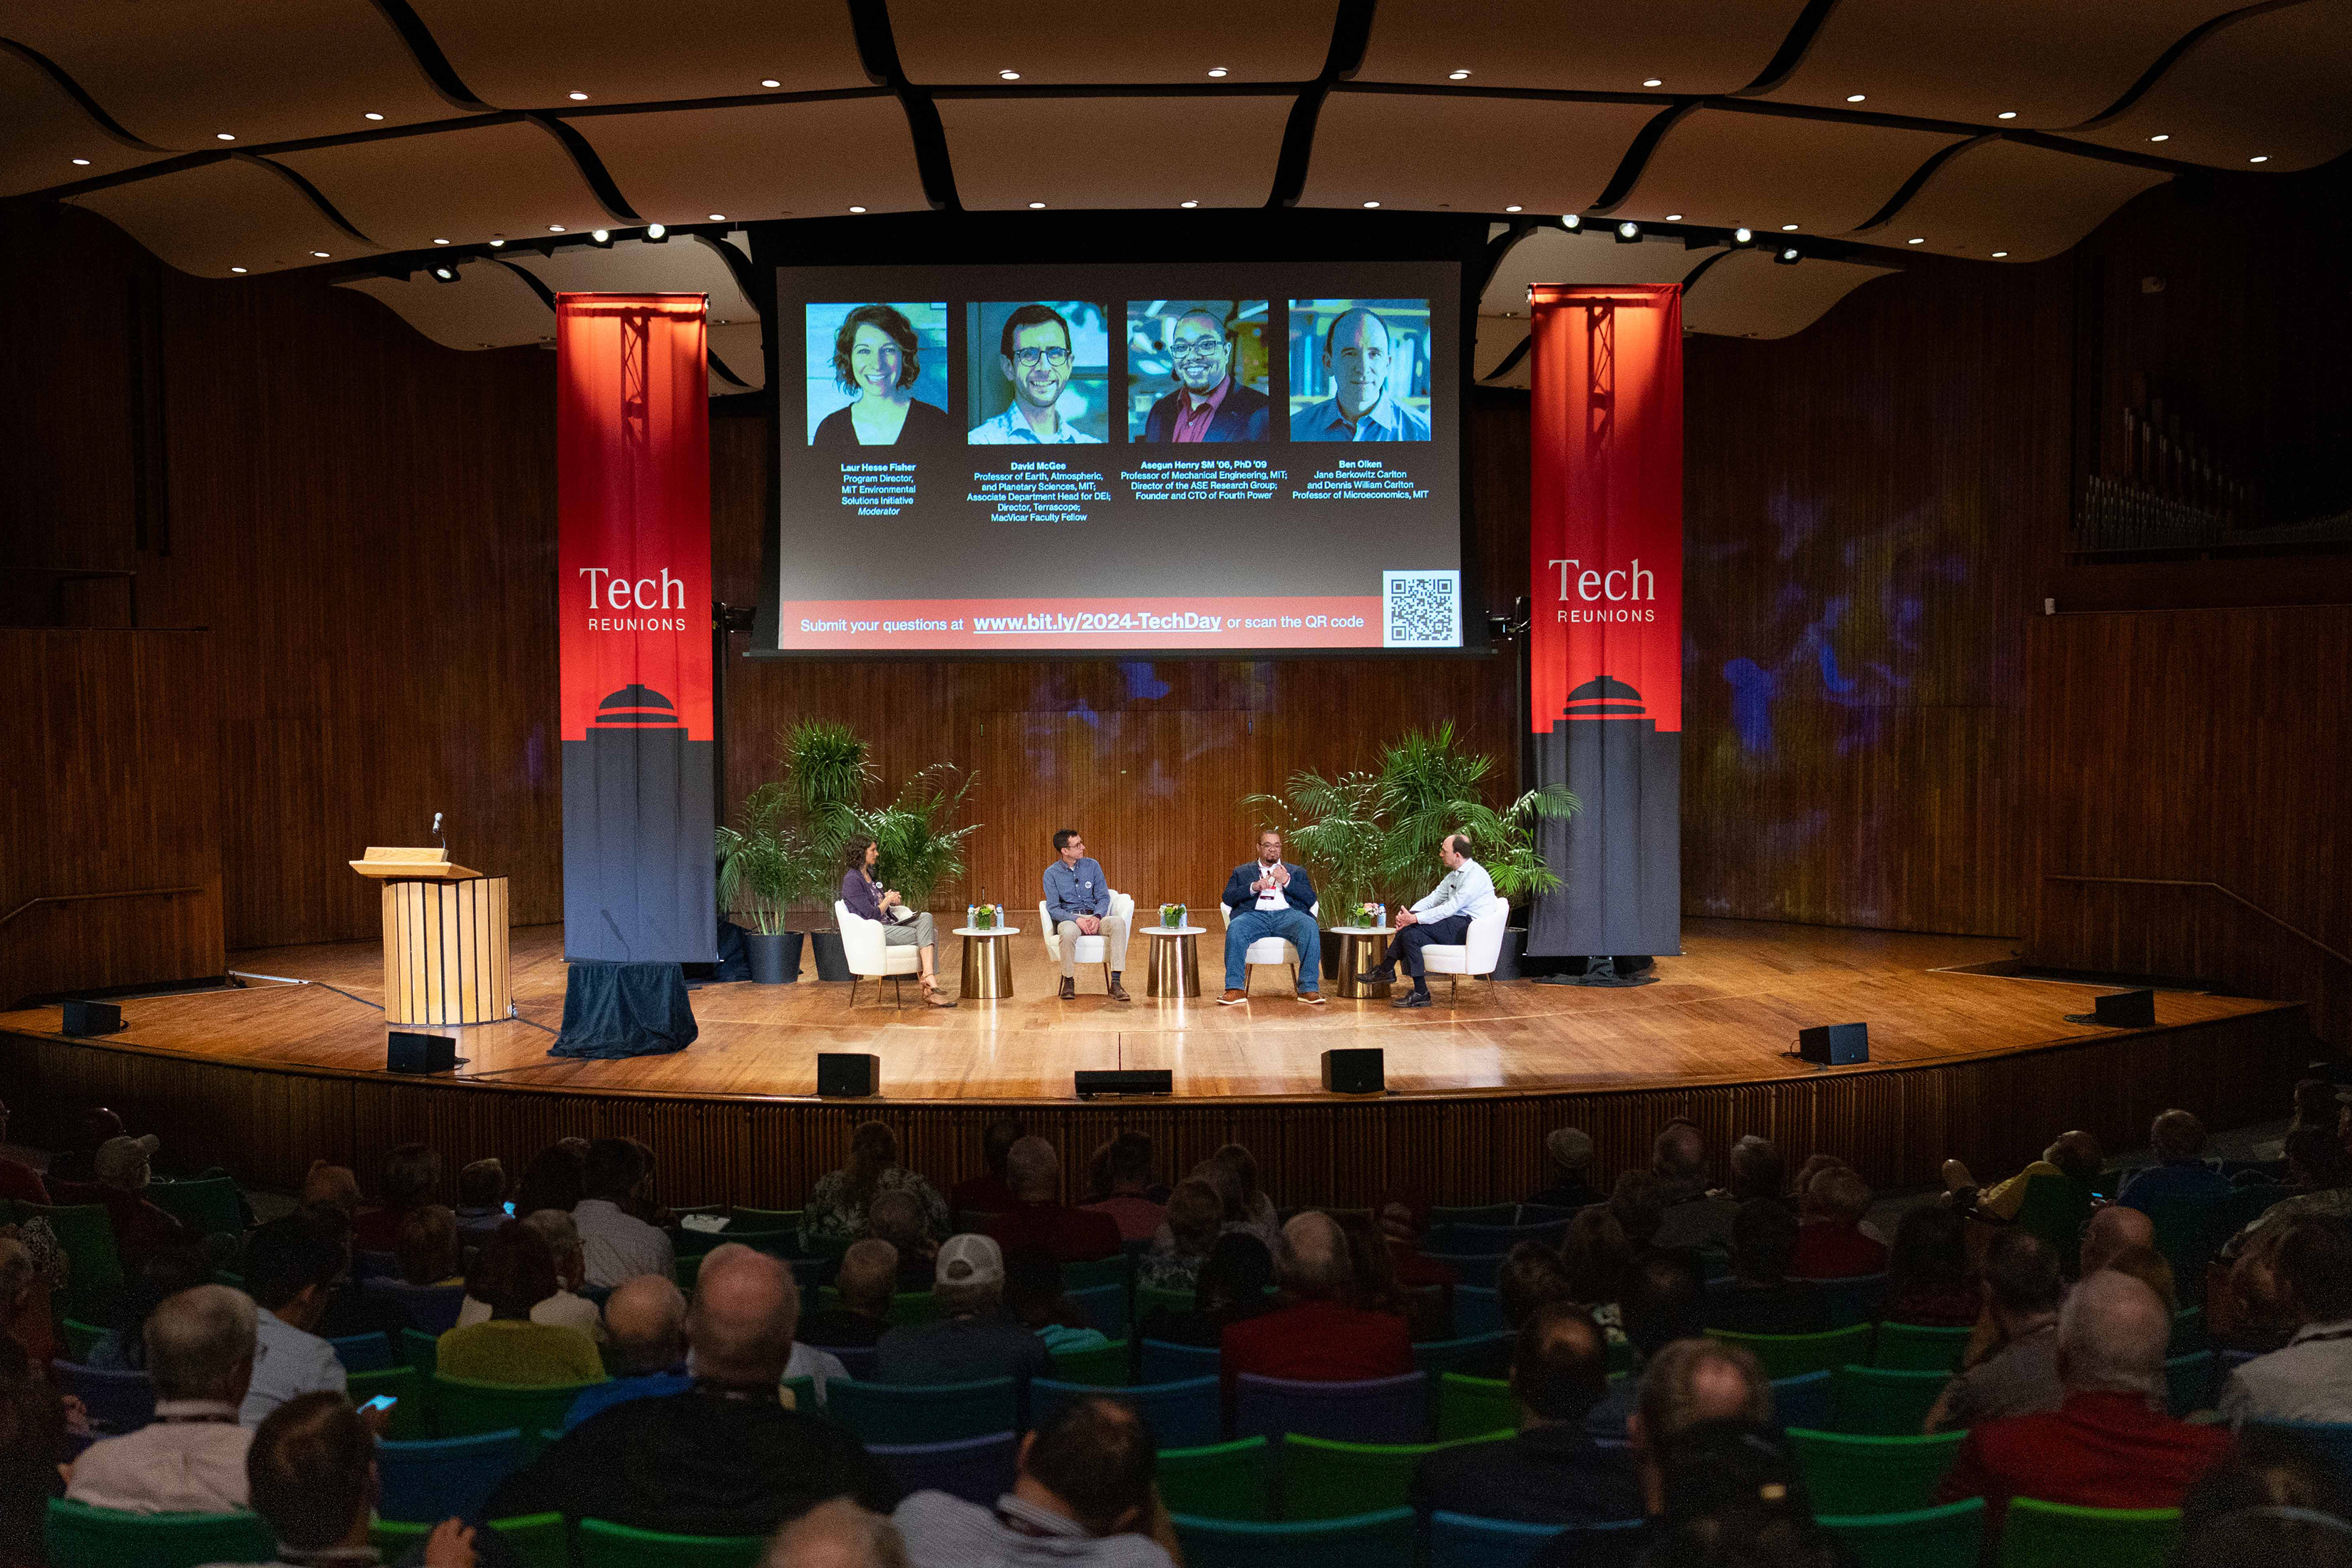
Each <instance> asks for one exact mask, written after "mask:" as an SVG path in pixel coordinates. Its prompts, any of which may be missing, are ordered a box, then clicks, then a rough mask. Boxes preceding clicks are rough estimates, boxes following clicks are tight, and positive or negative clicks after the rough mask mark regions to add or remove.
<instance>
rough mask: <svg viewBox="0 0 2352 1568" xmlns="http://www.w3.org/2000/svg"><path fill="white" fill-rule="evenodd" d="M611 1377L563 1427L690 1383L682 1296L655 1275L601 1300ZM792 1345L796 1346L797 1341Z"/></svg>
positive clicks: (591, 1390)
mask: <svg viewBox="0 0 2352 1568" xmlns="http://www.w3.org/2000/svg"><path fill="white" fill-rule="evenodd" d="M604 1322H605V1331H606V1333H607V1334H608V1335H609V1336H610V1337H609V1339H608V1340H607V1341H606V1343H607V1344H608V1345H609V1346H610V1349H611V1354H612V1368H613V1375H612V1376H611V1377H610V1378H609V1379H607V1380H606V1381H605V1382H603V1383H599V1384H593V1386H591V1387H587V1388H583V1389H582V1390H581V1391H580V1394H579V1397H578V1398H576V1399H574V1400H572V1409H571V1410H570V1412H569V1413H567V1414H566V1415H564V1417H563V1429H564V1430H565V1431H566V1432H569V1431H571V1430H572V1428H573V1427H574V1426H579V1425H580V1424H581V1423H582V1422H583V1421H585V1420H587V1419H588V1418H589V1417H590V1416H592V1415H596V1414H597V1413H598V1412H600V1411H603V1410H606V1409H609V1408H611V1407H612V1406H613V1405H620V1404H623V1403H625V1401H628V1400H631V1399H655V1398H660V1397H662V1396H664V1395H667V1394H684V1393H685V1392H686V1391H687V1390H688V1389H689V1388H691V1387H693V1386H694V1379H693V1378H691V1377H690V1376H688V1374H687V1370H686V1294H685V1292H684V1291H682V1290H680V1289H678V1288H677V1284H676V1283H675V1282H674V1281H672V1280H668V1279H663V1278H662V1277H661V1276H660V1275H658V1274H640V1275H638V1276H637V1277H636V1278H635V1279H629V1280H625V1281H623V1282H622V1283H621V1284H620V1285H619V1286H618V1287H617V1288H615V1289H614V1291H613V1295H612V1299H611V1300H608V1301H606V1302H605V1303H604ZM793 1348H794V1349H798V1348H799V1345H798V1342H795V1343H794V1346H793Z"/></svg>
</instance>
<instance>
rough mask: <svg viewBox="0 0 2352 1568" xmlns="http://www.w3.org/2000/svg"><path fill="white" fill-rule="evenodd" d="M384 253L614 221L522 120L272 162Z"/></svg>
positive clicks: (550, 143)
mask: <svg viewBox="0 0 2352 1568" xmlns="http://www.w3.org/2000/svg"><path fill="white" fill-rule="evenodd" d="M274 161H275V162H277V163H283V164H285V165H286V166H287V167H288V168H289V169H292V170H293V171H294V172H295V173H296V174H300V175H301V176H302V177H303V178H304V179H306V180H309V181H310V183H311V184H314V185H316V186H318V187H319V192H320V195H324V196H325V197H326V198H327V200H329V201H330V202H332V203H333V204H334V205H335V210H336V211H338V212H340V213H341V214H342V215H343V216H345V217H346V218H348V219H350V220H351V223H352V226H353V227H354V228H357V229H358V230H359V231H360V232H361V233H362V234H364V235H366V236H367V237H369V238H371V239H373V240H374V241H375V242H376V243H377V244H379V245H381V246H383V247H384V248H385V249H387V250H428V249H431V248H432V247H433V243H434V242H435V241H436V240H447V241H448V242H449V243H450V244H452V245H472V244H479V243H480V242H481V241H483V240H486V239H497V238H501V237H503V238H509V239H528V238H531V237H536V236H539V235H543V234H546V233H548V232H549V231H550V230H551V228H553V227H554V226H557V225H562V228H563V230H564V231H565V232H567V233H572V234H578V233H582V232H584V231H585V230H588V229H593V228H598V227H603V226H607V225H609V224H611V223H612V222H613V221H614V220H613V219H612V218H611V217H610V216H608V215H607V214H606V213H605V211H604V208H603V207H602V206H601V205H598V203H597V201H596V196H595V194H594V193H593V192H592V191H591V190H589V188H588V183H587V181H585V180H583V178H581V175H580V166H579V165H578V164H576V163H573V162H572V155H571V154H570V153H566V152H565V151H564V150H563V146H562V143H561V142H557V141H556V139H555V138H554V137H553V136H552V135H551V134H549V133H548V132H547V131H546V130H544V129H543V128H541V127H540V126H538V125H534V124H532V123H531V122H530V121H527V120H517V121H508V122H507V123H505V124H503V125H481V126H476V127H473V128H471V129H469V130H464V131H440V132H432V133H430V134H426V135H419V136H396V137H390V138H387V139H385V140H383V141H377V142H347V143H345V144H344V145H342V146H340V147H314V148H312V149H310V151H309V152H305V153H278V154H277V155H276V158H275V160H274Z"/></svg>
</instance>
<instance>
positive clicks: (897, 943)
mask: <svg viewBox="0 0 2352 1568" xmlns="http://www.w3.org/2000/svg"><path fill="white" fill-rule="evenodd" d="M843 858H845V860H846V861H847V863H848V868H847V869H846V870H845V871H843V872H842V874H841V901H842V902H843V903H844V904H845V905H846V906H848V909H849V912H850V913H851V914H853V915H856V916H857V917H858V918H859V919H860V920H868V921H880V922H881V923H882V940H883V942H886V943H887V944H888V945H890V946H892V947H911V948H913V949H914V950H915V963H916V964H917V966H918V972H919V978H920V979H921V981H922V984H923V1000H924V1001H926V1002H928V1003H929V1004H930V1005H932V1006H934V1007H952V1006H954V1005H955V1001H954V999H953V998H951V997H945V996H941V995H940V978H939V973H938V972H939V966H940V954H939V938H938V937H937V936H936V935H934V934H933V932H932V928H931V911H930V910H916V911H915V912H914V914H913V916H912V918H911V919H910V918H908V916H907V914H906V913H905V910H906V905H907V900H905V899H903V898H901V897H900V896H899V895H898V891H897V889H891V888H885V887H884V886H882V884H881V883H880V882H879V881H877V880H876V879H875V876H874V863H875V862H876V861H877V860H879V859H880V858H882V851H881V849H880V848H879V847H877V845H876V844H875V842H874V840H873V839H871V838H868V837H866V835H864V834H862V833H861V834H858V835H857V836H856V837H853V838H852V839H850V841H849V843H848V845H847V846H846V847H845V850H844V857H843Z"/></svg>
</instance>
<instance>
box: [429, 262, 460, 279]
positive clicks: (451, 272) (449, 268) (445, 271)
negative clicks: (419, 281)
mask: <svg viewBox="0 0 2352 1568" xmlns="http://www.w3.org/2000/svg"><path fill="white" fill-rule="evenodd" d="M433 276H434V277H436V278H437V279H440V280H441V281H442V282H444V283H455V282H456V281H457V267H456V266H455V265H454V264H452V263H450V262H446V261H445V262H443V263H441V264H440V265H439V266H438V267H436V268H433Z"/></svg>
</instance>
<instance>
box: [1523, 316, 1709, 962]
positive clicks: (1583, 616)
mask: <svg viewBox="0 0 2352 1568" xmlns="http://www.w3.org/2000/svg"><path fill="white" fill-rule="evenodd" d="M1528 305H1529V307H1530V313H1531V315H1532V316H1533V319H1534V341H1533V346H1532V353H1533V355H1534V359H1533V364H1532V367H1531V371H1532V375H1533V384H1534V397H1533V399H1532V420H1533V430H1532V436H1533V446H1534V467H1535V475H1534V478H1535V489H1534V499H1533V505H1532V510H1531V516H1530V535H1531V537H1530V549H1529V560H1528V566H1529V570H1530V573H1531V585H1530V589H1529V594H1528V604H1529V605H1530V625H1529V629H1528V660H1529V678H1528V718H1529V723H1530V725H1531V727H1532V728H1533V729H1534V731H1535V733H1536V736H1537V741H1536V758H1537V764H1536V772H1537V779H1538V783H1541V784H1565V785H1567V786H1568V787H1569V788H1570V790H1572V791H1574V792H1575V794H1576V796H1577V799H1578V800H1579V801H1580V803H1581V806H1582V809H1580V811H1578V812H1577V813H1576V815H1575V816H1571V817H1570V818H1568V819H1567V820H1566V821H1565V822H1559V821H1551V822H1547V823H1546V824H1545V825H1544V827H1543V829H1542V833H1541V835H1540V842H1541V845H1542V847H1543V851H1544V856H1545V858H1546V859H1547V860H1548V861H1549V863H1550V865H1551V867H1552V868H1553V869H1554V870H1555V871H1557V872H1559V876H1560V879H1561V881H1562V882H1563V883H1564V884H1565V885H1564V886H1563V887H1562V888H1561V889H1559V891H1558V892H1556V893H1551V894H1548V895H1546V896H1545V897H1543V898H1541V899H1539V900H1538V901H1537V904H1536V909H1535V913H1534V916H1533V918H1532V919H1531V920H1530V921H1529V923H1528V952H1530V953H1534V954H1539V955H1544V954H1549V955H1562V954H1565V955H1579V954H1581V955H1588V956H1589V955H1599V954H1612V955H1613V954H1619V953H1628V954H1631V953H1650V954H1655V953H1672V952H1681V951H1682V728H1683V716H1682V669H1683V647H1682V641H1683V308H1682V289H1681V287H1680V286H1679V285H1677V284H1671V283H1669V284H1662V285H1654V286H1633V285H1622V284H1621V285H1610V286H1605V287H1591V288H1581V287H1571V286H1568V285H1559V284H1538V285H1536V286H1535V287H1534V288H1533V289H1529V290H1528Z"/></svg>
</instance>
